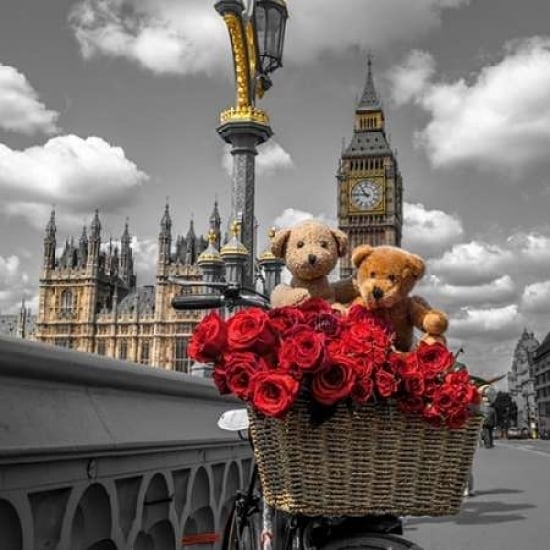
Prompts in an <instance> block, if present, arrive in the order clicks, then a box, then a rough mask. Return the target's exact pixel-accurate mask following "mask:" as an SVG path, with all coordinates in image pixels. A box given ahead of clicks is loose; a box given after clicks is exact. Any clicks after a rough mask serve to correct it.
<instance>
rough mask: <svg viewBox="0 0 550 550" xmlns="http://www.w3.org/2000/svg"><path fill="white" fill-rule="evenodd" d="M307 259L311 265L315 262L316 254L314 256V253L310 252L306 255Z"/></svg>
mask: <svg viewBox="0 0 550 550" xmlns="http://www.w3.org/2000/svg"><path fill="white" fill-rule="evenodd" d="M307 261H308V262H309V263H310V264H311V265H313V264H315V262H316V261H317V256H315V254H310V255H309V256H308V257H307Z"/></svg>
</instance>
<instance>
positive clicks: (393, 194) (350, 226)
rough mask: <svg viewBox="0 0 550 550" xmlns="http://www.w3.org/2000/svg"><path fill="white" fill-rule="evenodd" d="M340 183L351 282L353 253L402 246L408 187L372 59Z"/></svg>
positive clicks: (344, 269)
mask: <svg viewBox="0 0 550 550" xmlns="http://www.w3.org/2000/svg"><path fill="white" fill-rule="evenodd" d="M336 178H337V183H338V227H339V228H340V229H341V230H342V231H344V233H346V235H347V236H348V239H349V250H348V253H347V255H346V256H345V257H344V258H342V260H341V262H340V276H341V277H342V278H345V277H349V276H350V275H352V268H353V266H352V265H351V251H352V250H353V249H354V248H355V247H356V246H358V245H360V244H371V245H373V246H377V245H392V246H401V228H402V224H403V181H402V178H401V174H400V173H399V168H398V165H397V159H396V157H395V155H394V153H393V152H392V150H391V148H390V145H389V143H388V139H387V138H386V128H385V117H384V110H383V109H382V104H381V102H380V100H379V98H378V94H377V93H376V89H375V87H374V80H373V76H372V61H371V59H370V57H369V59H368V71H367V81H366V84H365V89H364V90H363V94H362V95H361V99H360V100H359V103H358V104H357V107H356V109H355V124H354V129H353V136H352V138H351V141H350V143H349V145H348V146H347V147H345V148H344V150H343V152H342V156H341V158H340V165H339V169H338V173H337V176H336Z"/></svg>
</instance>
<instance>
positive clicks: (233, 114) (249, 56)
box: [215, 0, 288, 288]
mask: <svg viewBox="0 0 550 550" xmlns="http://www.w3.org/2000/svg"><path fill="white" fill-rule="evenodd" d="M215 8H216V11H217V12H218V13H219V14H220V15H221V16H222V17H223V19H224V21H225V24H226V25H227V29H228V31H229V37H230V39H231V51H232V54H233V65H234V69H235V86H236V92H237V98H236V105H235V106H234V107H231V108H229V109H226V110H225V111H222V113H221V114H220V122H221V126H220V127H219V128H218V133H219V134H220V136H221V137H222V139H224V140H225V141H226V142H227V143H230V144H231V154H232V156H233V173H232V176H231V218H232V219H231V221H238V222H239V223H240V224H241V242H242V243H243V244H244V246H245V247H246V249H247V250H248V258H247V261H246V264H245V268H244V273H243V286H245V287H249V288H253V287H254V283H255V277H254V259H255V250H254V180H255V169H254V168H255V156H256V155H257V153H258V151H257V149H256V148H257V146H258V145H260V144H262V143H264V142H265V141H267V140H268V139H269V138H270V137H271V136H272V135H273V131H272V130H271V127H270V126H269V117H268V116H267V113H266V112H265V111H263V110H262V109H259V108H258V107H256V100H257V99H260V98H261V97H263V95H264V93H265V92H266V91H267V90H268V89H269V88H270V87H271V78H270V74H271V73H272V72H273V71H275V70H276V69H278V68H279V67H281V66H282V57H283V45H284V36H285V27H286V20H287V17H288V11H287V8H286V2H285V1H284V0H245V1H244V2H243V1H242V0H218V2H216V4H215Z"/></svg>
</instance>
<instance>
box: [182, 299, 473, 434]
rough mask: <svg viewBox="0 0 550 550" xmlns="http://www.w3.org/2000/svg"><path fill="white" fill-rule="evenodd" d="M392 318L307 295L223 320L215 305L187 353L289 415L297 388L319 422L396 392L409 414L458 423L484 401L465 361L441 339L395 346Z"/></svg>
mask: <svg viewBox="0 0 550 550" xmlns="http://www.w3.org/2000/svg"><path fill="white" fill-rule="evenodd" d="M393 341H394V334H393V330H392V327H391V326H389V325H388V324H387V323H386V322H385V321H384V320H383V319H380V318H378V317H377V316H376V315H375V314H373V313H372V312H369V311H368V310H367V309H365V308H364V307H363V306H360V305H357V306H354V307H352V308H351V309H350V310H349V312H348V314H347V315H345V316H344V315H341V314H339V313H338V312H336V311H335V310H333V309H332V308H331V306H330V304H328V303H327V302H325V301H324V300H320V299H311V300H309V301H308V302H306V303H305V304H303V305H301V306H299V307H282V308H277V309H272V310H269V311H264V310H262V309H259V308H250V309H246V310H242V311H239V312H238V313H236V314H235V315H233V316H232V317H230V318H229V319H227V320H224V319H222V318H221V317H220V316H219V315H218V314H217V313H215V312H212V313H209V314H208V315H206V316H205V317H204V319H203V320H202V321H201V322H200V323H199V325H198V326H197V328H196V329H195V331H194V333H193V335H192V338H191V341H190V343H189V348H188V354H189V356H190V357H191V358H192V359H194V360H197V361H200V362H204V363H212V364H213V365H214V371H213V379H214V382H215V384H216V386H217V387H218V389H219V391H220V393H221V394H233V395H235V396H237V397H238V398H240V399H242V400H243V401H245V402H247V403H248V404H249V405H251V406H252V407H253V408H254V409H255V410H256V411H257V412H259V413H261V414H263V415H265V416H267V417H274V418H283V417H284V416H285V415H286V414H287V413H288V411H289V410H290V409H291V407H292V406H293V404H294V403H295V402H296V400H297V399H298V398H305V400H306V401H307V402H308V403H309V404H310V411H311V414H312V418H313V419H314V420H317V422H321V421H323V420H324V419H326V418H328V417H329V416H330V415H331V412H332V411H334V409H335V407H336V406H337V405H338V404H339V403H341V402H344V403H346V404H347V405H348V406H349V407H350V408H353V407H360V406H361V405H365V404H367V403H372V402H383V401H393V402H394V403H395V405H396V406H397V407H398V408H399V409H400V410H401V411H402V412H403V413H404V414H406V415H419V416H421V417H422V418H423V419H424V420H425V421H426V422H428V423H430V424H432V425H435V426H445V427H447V428H450V429H454V428H462V427H463V426H464V425H465V424H466V423H467V421H468V418H469V417H470V415H471V412H472V410H473V408H474V406H475V405H476V404H477V403H478V401H479V395H478V392H477V389H476V386H475V385H474V384H473V383H472V382H471V381H470V376H469V374H468V372H467V370H466V369H464V368H459V367H457V366H456V365H455V360H454V356H453V354H452V353H451V352H450V351H449V350H448V349H447V348H446V347H445V346H444V345H442V344H439V343H435V344H426V343H423V342H421V343H420V344H419V346H418V347H417V349H416V350H415V351H412V352H408V353H402V352H397V351H395V349H394V348H393Z"/></svg>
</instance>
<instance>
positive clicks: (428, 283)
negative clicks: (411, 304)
mask: <svg viewBox="0 0 550 550" xmlns="http://www.w3.org/2000/svg"><path fill="white" fill-rule="evenodd" d="M418 290H419V293H421V294H422V295H423V296H425V297H426V298H427V299H428V301H430V302H432V303H434V304H437V307H438V308H440V307H444V308H445V309H447V308H449V307H450V308H454V309H456V308H460V307H462V306H464V304H468V305H469V306H474V305H475V306H487V305H495V304H498V305H502V304H509V303H510V302H512V301H514V300H515V298H516V285H515V284H514V281H513V280H512V278H511V277H510V276H509V275H503V276H502V277H499V278H497V279H495V280H494V281H490V282H489V283H485V284H481V285H452V284H449V283H446V282H444V281H442V280H441V279H440V278H439V277H436V276H435V275H429V276H428V277H426V278H425V279H423V280H422V282H421V283H420V284H419V286H418Z"/></svg>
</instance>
